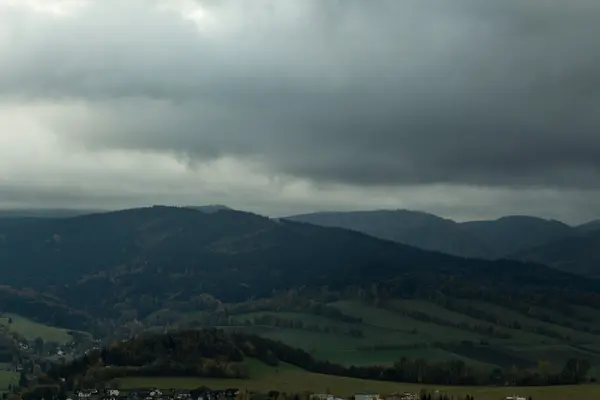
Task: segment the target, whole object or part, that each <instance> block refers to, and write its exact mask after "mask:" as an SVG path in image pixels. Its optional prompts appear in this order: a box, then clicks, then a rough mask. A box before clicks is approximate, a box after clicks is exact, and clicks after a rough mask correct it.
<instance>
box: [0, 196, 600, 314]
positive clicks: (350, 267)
mask: <svg viewBox="0 0 600 400" xmlns="http://www.w3.org/2000/svg"><path fill="white" fill-rule="evenodd" d="M0 268H2V271H0V272H1V273H3V278H2V279H3V283H5V284H8V285H11V286H15V287H22V286H26V287H31V288H33V289H36V290H47V291H48V292H50V293H52V294H53V295H55V296H57V297H59V298H61V299H63V300H65V301H66V303H67V304H71V305H73V304H76V305H77V306H78V307H80V308H81V309H83V310H85V311H87V312H89V313H91V314H93V315H104V316H108V315H112V314H114V311H115V310H114V308H113V305H114V304H118V303H122V302H130V306H134V307H135V308H136V309H137V310H138V312H141V313H142V314H144V313H145V312H146V311H143V310H147V312H151V311H152V310H155V309H156V307H158V306H159V305H160V303H161V302H163V301H165V300H166V299H171V300H177V301H189V299H191V298H192V297H194V296H196V295H198V294H201V293H208V294H211V295H213V296H214V297H216V298H218V299H220V300H222V301H227V302H236V301H243V300H246V299H248V298H250V297H268V296H271V295H272V293H273V291H278V290H288V289H291V288H294V287H302V286H309V287H321V286H327V287H329V288H330V289H331V290H343V289H344V288H346V287H348V286H352V285H360V286H364V285H368V284H370V283H377V282H383V281H386V282H392V283H390V286H391V288H390V289H389V290H391V291H395V290H400V289H398V288H397V287H396V286H395V285H394V284H393V280H392V279H396V278H400V277H402V276H404V275H405V276H409V275H411V276H414V277H415V278H414V279H428V280H429V281H431V282H437V281H440V280H441V281H443V280H445V279H446V278H449V277H452V278H454V277H460V278H461V279H462V280H463V283H462V284H467V283H468V282H473V283H477V284H478V285H480V284H490V285H493V286H496V287H497V288H498V289H500V288H504V287H510V286H511V285H513V284H514V283H517V282H518V283H519V285H520V287H519V290H525V288H527V287H530V286H531V287H539V286H543V289H544V290H550V289H559V288H564V287H568V286H571V285H572V286H573V287H579V288H580V289H581V291H585V290H586V288H588V287H589V288H591V287H593V290H596V286H595V284H591V283H589V282H588V281H586V280H584V279H578V278H576V277H574V276H571V275H568V274H564V273H560V272H557V271H553V270H550V269H548V268H545V267H542V266H539V265H528V266H525V265H522V264H520V263H517V262H509V261H498V262H491V261H480V260H470V259H463V258H458V257H452V256H448V255H444V254H440V253H432V252H426V251H423V250H419V249H416V248H413V247H409V246H405V245H401V244H397V243H393V242H388V241H382V240H378V239H376V238H373V237H370V236H367V235H364V234H361V233H357V232H352V231H348V230H342V229H333V228H322V227H317V226H314V225H309V224H302V223H296V222H291V221H275V220H271V219H268V218H265V217H261V216H258V215H254V214H249V213H244V212H239V211H217V212H214V213H204V212H199V211H196V210H192V209H187V208H172V207H150V208H143V209H133V210H125V211H119V212H112V213H105V214H91V215H85V216H80V217H75V218H66V219H51V220H37V221H35V223H31V222H29V223H26V224H22V225H17V226H9V227H4V228H1V230H0ZM9 272H10V273H9ZM432 274H433V275H432ZM422 283H423V282H422ZM421 290H424V286H423V287H422V288H421ZM502 290H504V289H502ZM143 295H149V296H150V297H151V299H142V298H141V296H143ZM138 299H139V300H138ZM132 300H133V301H134V302H135V303H134V304H131V301H132Z"/></svg>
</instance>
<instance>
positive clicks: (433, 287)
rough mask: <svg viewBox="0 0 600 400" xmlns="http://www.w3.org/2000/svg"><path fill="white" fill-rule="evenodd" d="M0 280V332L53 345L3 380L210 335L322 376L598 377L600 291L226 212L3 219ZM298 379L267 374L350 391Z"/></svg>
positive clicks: (547, 274)
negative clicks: (272, 344)
mask: <svg viewBox="0 0 600 400" xmlns="http://www.w3.org/2000/svg"><path fill="white" fill-rule="evenodd" d="M0 268H2V271H1V272H2V276H3V278H2V281H1V282H0V284H2V285H3V286H0V306H1V307H2V308H1V309H0V311H1V312H3V315H2V318H0V328H1V329H2V331H3V332H4V333H3V334H4V335H8V336H10V337H13V338H18V341H17V342H15V343H16V344H19V343H21V344H27V345H28V346H31V347H33V343H34V342H35V341H36V340H38V338H39V339H41V340H42V341H43V342H44V343H47V344H48V345H49V346H54V347H49V348H44V349H43V351H42V352H37V353H36V354H32V353H30V355H29V356H27V355H25V353H23V352H22V351H20V350H18V349H17V353H15V354H20V355H18V356H14V355H13V356H10V357H8V356H7V359H6V360H5V361H6V364H5V365H6V367H7V369H9V370H10V369H12V371H5V374H6V376H7V377H8V378H6V379H4V380H5V381H7V379H8V380H11V379H13V378H14V376H15V371H14V368H15V367H16V365H17V364H19V365H27V367H26V368H33V366H34V365H42V366H44V372H45V371H46V368H50V365H51V364H54V363H56V362H57V361H59V360H61V359H62V361H60V362H63V363H64V362H70V360H72V359H74V358H77V357H80V356H82V355H83V354H85V353H86V352H89V351H95V350H94V349H95V348H99V347H101V346H103V345H109V344H111V343H115V342H117V343H118V342H120V341H123V340H129V339H131V338H133V337H136V335H147V334H153V335H171V334H176V333H177V332H183V331H189V330H198V331H200V330H203V329H207V328H217V329H220V330H223V331H224V332H227V333H230V334H232V335H235V334H243V335H257V336H258V337H261V338H264V339H267V340H273V341H276V342H281V343H283V344H285V345H287V346H290V347H291V348H296V349H299V350H301V351H303V352H305V353H306V354H307V355H309V356H310V357H312V358H313V359H314V360H316V361H315V362H317V361H318V362H326V363H330V364H331V365H332V366H331V367H327V368H330V369H331V368H333V369H332V371H335V370H336V369H335V368H338V367H334V366H339V368H345V369H348V371H353V370H352V368H357V369H358V370H359V371H362V370H361V368H362V369H365V371H370V372H368V373H367V372H365V373H366V374H367V375H365V376H364V377H363V378H368V377H369V376H370V375H369V374H373V373H374V372H373V371H371V370H369V368H372V367H374V366H379V368H382V369H383V370H385V369H393V368H396V366H397V365H398V363H407V365H421V367H419V368H422V374H423V375H422V376H423V378H422V379H424V381H423V382H422V384H427V385H428V386H430V385H432V384H436V382H437V383H438V384H443V383H442V382H438V381H437V380H438V379H439V378H436V376H438V375H436V374H438V373H437V372H436V371H439V370H445V369H448V370H450V369H452V368H458V369H459V370H463V371H465V372H464V373H463V375H462V377H461V378H460V379H462V380H463V381H464V384H470V385H471V386H473V385H505V384H511V383H513V384H531V385H536V386H545V385H553V384H557V383H560V382H562V380H564V379H566V378H565V376H567V375H565V374H572V373H576V374H579V375H577V376H576V377H575V375H573V376H574V377H573V378H569V379H573V380H572V381H569V382H572V383H584V382H586V383H589V382H594V381H595V380H596V379H598V378H600V282H598V281H596V280H594V279H588V278H586V277H581V276H578V275H575V274H570V273H567V272H564V271H560V270H558V269H554V268H550V267H546V266H544V265H542V264H535V263H523V262H519V261H511V260H483V259H467V258H462V257H456V256H452V255H447V254H442V253H438V252H429V251H425V250H422V249H418V248H415V247H411V246H407V245H404V244H400V243H395V242H390V241H386V240H381V239H377V238H374V237H371V236H368V235H365V234H363V233H359V232H353V231H349V230H345V229H340V228H327V227H319V226H315V225H310V224H306V223H298V222H293V221H285V220H273V219H269V218H266V217H262V216H259V215H255V214H250V213H244V212H241V211H236V210H231V209H227V208H222V207H216V208H215V207H211V208H209V209H205V210H203V209H193V208H176V207H162V206H156V207H148V208H141V209H132V210H123V211H117V212H109V213H99V214H90V215H82V216H72V217H68V218H67V217H64V218H63V217H53V218H38V219H36V218H33V219H27V220H26V222H25V221H22V222H19V221H17V220H12V222H10V223H0ZM9 348H10V347H9ZM10 351H13V350H10ZM59 351H60V354H58V353H57V352H59ZM7 354H8V353H7ZM15 357H16V358H15ZM23 357H25V358H23ZM61 357H62V358H61ZM17 360H18V361H17ZM11 363H12V364H11ZM48 363H49V364H48ZM569 363H575V364H569ZM11 365H12V366H11ZM319 365H320V364H319ZM575 366H576V367H575ZM351 367H352V368H351ZM294 368H295V369H294ZM294 368H291V369H289V370H288V369H284V370H285V371H284V370H282V371H280V372H276V374H281V375H277V376H279V377H280V378H281V379H282V381H281V382H285V381H286V380H288V379H292V378H291V376H296V375H298V374H312V375H307V376H306V377H305V378H303V379H308V380H309V381H312V380H314V382H316V383H315V388H320V387H321V386H319V385H321V383H319V382H323V383H322V384H323V385H325V384H326V385H331V386H335V385H337V383H336V382H338V383H339V382H345V383H344V384H345V385H348V387H351V388H357V389H356V390H358V388H359V387H361V386H360V385H361V384H360V383H359V382H358V381H352V379H357V377H350V376H335V377H334V376H329V375H336V374H335V373H333V374H331V373H329V374H328V375H323V371H328V369H326V368H325V367H319V368H323V369H322V370H319V371H320V373H318V372H319V371H315V370H310V369H309V370H306V369H304V368H302V367H299V366H295V367H294ZM569 368H570V369H571V370H572V371H571V370H569ZM573 368H576V369H573ZM243 369H244V370H247V367H244V368H243ZM266 371H267V372H269V371H270V370H268V369H267V370H266ZM566 371H571V372H566ZM574 371H577V372H574ZM271 373H272V371H270V372H269V374H271ZM286 374H291V375H289V376H288V375H286ZM346 374H350V372H347V373H346ZM18 375H19V374H17V377H18ZM373 376H376V374H375V375H373ZM30 378H31V379H33V375H31V376H30ZM135 379H138V378H135V377H127V378H123V380H122V384H123V385H134V384H135V383H136V382H137V381H136V380H135ZM140 379H141V378H140ZM181 379H183V378H181ZM190 379H191V378H190ZM194 379H195V378H194ZM207 379H208V378H207ZM211 379H214V378H211ZM230 379H231V378H230ZM245 379H246V380H245V381H244V382H246V384H247V385H250V386H252V385H261V383H260V379H258V378H257V379H251V381H252V382H248V381H247V379H248V378H245ZM269 379H270V380H272V381H273V382H277V380H276V379H274V378H269ZM298 379H300V378H298ZM328 379H331V381H328ZM411 379H412V378H411ZM384 380H385V379H384ZM388 380H389V379H388ZM226 381H227V382H229V383H231V382H232V381H229V379H228V380H226ZM166 382H169V381H166ZM190 382H198V381H197V380H196V381H190ZM203 382H204V381H203ZM206 382H208V383H210V384H211V385H214V386H215V387H219V386H220V384H218V383H217V382H216V381H212V380H207V381H206ZM325 382H328V383H325ZM188 383H189V382H188ZM363 383H364V382H363ZM388 383H389V382H376V383H372V381H368V382H366V383H364V384H365V385H366V384H372V385H383V386H376V387H385V385H386V384H388ZM165 384H167V383H165ZM189 384H190V385H191V384H192V383H189ZM194 384H195V383H194ZM222 384H223V385H227V383H226V382H223V383H222ZM281 384H283V383H281ZM240 385H241V384H240ZM274 385H275V386H277V385H278V384H276V383H274ZM406 387H410V384H407V386H406ZM582 388H588V386H587V385H584V386H582ZM315 390H317V389H315ZM353 390H354V389H353ZM490 390H491V389H490ZM498 390H500V389H498ZM539 390H541V389H539ZM582 390H583V389H582ZM461 393H462V392H461ZM490 393H495V394H496V393H500V392H494V391H491V392H490ZM478 398H480V397H478ZM482 398H484V399H485V397H482Z"/></svg>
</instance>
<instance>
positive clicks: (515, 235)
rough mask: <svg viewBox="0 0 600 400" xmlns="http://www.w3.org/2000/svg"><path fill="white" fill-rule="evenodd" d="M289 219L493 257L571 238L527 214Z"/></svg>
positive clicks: (560, 226) (400, 213)
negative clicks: (459, 218)
mask: <svg viewBox="0 0 600 400" xmlns="http://www.w3.org/2000/svg"><path fill="white" fill-rule="evenodd" d="M288 219H290V220H293V221H299V222H306V223H311V224H315V225H319V226H328V227H340V228H345V229H352V230H356V231H359V232H363V233H366V234H368V235H372V236H375V237H378V238H381V239H387V240H393V241H395V242H399V243H404V244H408V245H411V246H415V247H418V248H421V249H425V250H432V251H439V252H442V253H447V254H452V255H457V256H462V257H475V258H486V259H496V258H502V257H507V256H509V255H512V254H513V253H515V252H517V251H519V250H522V249H526V248H529V247H532V246H537V245H541V244H544V243H547V242H549V241H551V240H553V239H557V238H562V237H566V236H569V235H572V234H575V229H574V228H572V227H570V226H569V225H566V224H564V223H562V222H559V221H555V220H545V219H542V218H536V217H528V216H507V217H503V218H499V219H497V220H493V221H472V222H463V223H457V222H455V221H452V220H449V219H444V218H440V217H438V216H436V215H433V214H428V213H424V212H419V211H408V210H396V211H391V210H381V211H357V212H322V213H314V214H304V215H295V216H291V217H288Z"/></svg>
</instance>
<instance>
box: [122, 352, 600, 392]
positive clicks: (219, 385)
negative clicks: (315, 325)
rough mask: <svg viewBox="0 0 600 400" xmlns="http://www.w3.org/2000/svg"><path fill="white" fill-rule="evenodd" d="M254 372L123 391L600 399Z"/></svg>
mask: <svg viewBox="0 0 600 400" xmlns="http://www.w3.org/2000/svg"><path fill="white" fill-rule="evenodd" d="M252 364H253V365H252V367H251V368H250V374H251V377H250V379H212V378H169V377H163V378H154V377H153V378H147V377H130V378H122V379H119V380H118V384H119V387H120V388H121V389H125V390H126V389H131V388H139V387H158V388H162V389H171V388H178V389H194V388H197V387H200V386H207V387H209V388H212V389H227V388H238V389H241V390H248V391H258V392H267V391H269V390H277V391H281V392H287V393H293V392H304V391H308V392H315V393H326V392H328V393H332V394H335V395H337V396H343V397H350V396H352V395H353V394H355V393H359V392H376V393H380V394H390V393H393V392H417V393H418V392H420V391H421V389H426V390H428V391H430V392H434V391H436V390H437V391H439V392H440V393H447V394H448V395H451V396H454V397H455V398H462V397H464V396H465V395H467V394H470V395H472V396H474V397H475V399H476V400H500V399H504V398H506V397H507V396H511V395H514V394H517V395H520V396H524V397H528V396H532V398H533V399H535V400H537V399H543V400H571V399H582V400H593V399H597V398H600V386H597V385H580V386H554V387H529V388H512V387H446V386H436V385H418V384H406V383H394V382H378V381H369V380H363V379H354V378H345V377H337V376H330V375H322V374H315V373H311V372H306V371H303V370H301V369H298V368H295V367H292V366H289V365H282V366H280V367H277V368H273V367H267V366H265V365H264V364H263V365H262V366H261V365H259V363H258V362H256V361H253V362H252Z"/></svg>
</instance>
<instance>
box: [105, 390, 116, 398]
mask: <svg viewBox="0 0 600 400" xmlns="http://www.w3.org/2000/svg"><path fill="white" fill-rule="evenodd" d="M106 394H107V395H109V396H111V397H118V396H119V390H118V389H108V390H107V391H106Z"/></svg>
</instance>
